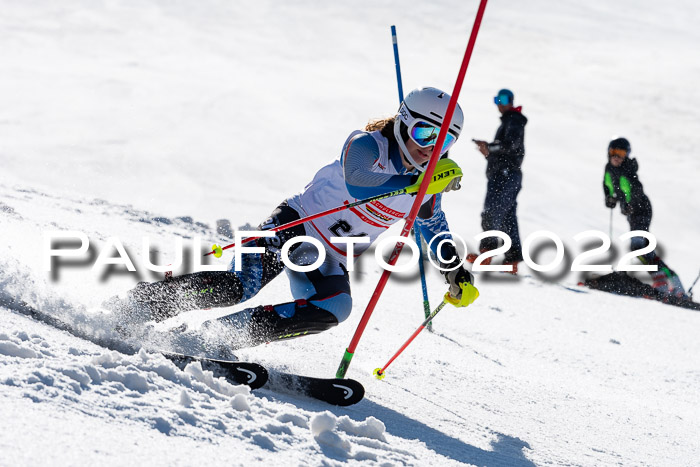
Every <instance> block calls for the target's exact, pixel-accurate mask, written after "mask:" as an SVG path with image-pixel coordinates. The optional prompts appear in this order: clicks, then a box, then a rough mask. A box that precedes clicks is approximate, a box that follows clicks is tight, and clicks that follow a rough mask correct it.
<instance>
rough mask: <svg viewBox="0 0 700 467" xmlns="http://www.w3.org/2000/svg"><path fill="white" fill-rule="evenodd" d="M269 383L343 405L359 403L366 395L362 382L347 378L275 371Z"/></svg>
mask: <svg viewBox="0 0 700 467" xmlns="http://www.w3.org/2000/svg"><path fill="white" fill-rule="evenodd" d="M268 384H269V385H270V386H271V387H272V388H281V389H282V390H288V391H289V392H293V393H296V394H302V395H304V396H307V397H311V398H313V399H317V400H320V401H323V402H326V403H328V404H331V405H339V406H343V407H345V406H348V405H353V404H357V403H358V402H360V401H361V400H362V398H363V397H364V396H365V388H364V387H363V386H362V384H360V382H359V381H355V380H354V379H347V378H342V379H341V378H314V377H312V376H302V375H297V374H292V373H285V372H273V373H271V375H270V382H269V383H268Z"/></svg>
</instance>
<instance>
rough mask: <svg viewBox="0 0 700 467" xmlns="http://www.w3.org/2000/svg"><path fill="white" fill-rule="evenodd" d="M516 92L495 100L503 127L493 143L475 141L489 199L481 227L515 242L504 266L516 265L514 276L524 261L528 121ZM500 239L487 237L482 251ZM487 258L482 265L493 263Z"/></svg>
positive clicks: (470, 258)
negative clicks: (520, 213)
mask: <svg viewBox="0 0 700 467" xmlns="http://www.w3.org/2000/svg"><path fill="white" fill-rule="evenodd" d="M513 101H514V96H513V92H512V91H510V90H508V89H501V90H500V91H498V94H497V95H496V97H494V103H495V104H496V105H497V106H498V111H499V112H501V126H500V127H498V130H496V137H495V138H494V140H493V142H492V143H488V142H486V141H481V140H473V141H474V143H475V144H476V146H477V148H478V149H479V151H480V152H481V153H482V154H483V155H484V157H485V158H486V178H487V179H488V183H487V187H486V200H485V201H484V210H483V212H482V213H481V227H482V228H483V229H484V231H487V230H500V231H501V232H504V233H505V234H506V235H508V236H509V237H510V239H511V241H512V245H511V247H510V250H508V252H506V255H505V259H504V261H503V264H507V265H512V266H513V271H512V273H513V274H516V273H517V272H518V263H519V262H520V261H522V259H523V254H522V246H521V244H520V232H519V230H518V217H517V214H516V208H517V205H518V203H517V197H518V193H520V188H521V187H522V180H523V173H522V171H521V169H520V166H521V165H522V163H523V158H524V157H525V125H526V124H527V118H526V117H525V116H524V115H523V114H522V107H520V106H519V107H515V106H514V105H513ZM498 242H499V239H498V238H496V237H487V238H485V239H483V240H482V241H481V244H480V245H479V250H480V251H481V253H484V252H486V251H489V250H493V249H496V248H497V247H498ZM476 257H477V255H476V254H469V255H467V261H469V262H472V263H473V262H474V260H476ZM490 262H491V258H486V259H485V260H484V261H483V262H482V264H490Z"/></svg>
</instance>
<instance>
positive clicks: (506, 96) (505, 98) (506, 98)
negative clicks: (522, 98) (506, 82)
mask: <svg viewBox="0 0 700 467" xmlns="http://www.w3.org/2000/svg"><path fill="white" fill-rule="evenodd" d="M513 99H514V96H513V91H511V90H510V89H501V90H500V91H498V94H496V97H494V98H493V103H494V104H496V105H498V104H500V105H508V104H512V103H513Z"/></svg>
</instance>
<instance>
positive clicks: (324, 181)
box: [112, 87, 478, 349]
mask: <svg viewBox="0 0 700 467" xmlns="http://www.w3.org/2000/svg"><path fill="white" fill-rule="evenodd" d="M449 101H450V95H449V94H447V93H445V92H443V91H441V90H439V89H436V88H431V87H426V88H422V89H416V90H413V91H412V92H411V93H409V94H408V95H407V96H406V98H405V99H404V100H403V102H402V103H401V105H400V107H399V111H398V114H397V115H395V116H393V117H391V118H386V119H383V120H376V121H372V122H370V123H369V124H368V125H367V126H366V128H365V130H364V131H354V132H352V133H351V134H350V135H349V137H348V138H347V140H346V141H345V143H344V145H343V148H342V151H341V154H340V156H339V157H338V158H336V159H335V160H334V161H332V162H331V163H329V164H328V165H326V166H324V167H322V168H321V169H320V170H319V171H318V172H317V173H316V175H315V176H314V178H313V179H312V181H311V182H310V183H309V184H308V185H307V186H306V188H305V189H304V191H303V192H302V193H300V194H297V195H294V196H291V197H290V198H288V199H286V200H285V201H283V202H282V203H281V204H280V205H279V206H277V208H275V210H274V211H273V212H272V214H271V216H270V217H269V218H268V219H266V220H265V221H264V222H262V223H261V224H260V226H259V228H258V230H259V231H269V232H267V233H269V234H270V236H261V237H259V238H256V239H255V241H254V242H250V243H251V244H252V243H254V246H256V247H258V251H256V252H251V253H244V254H241V255H240V258H241V264H239V265H237V264H236V261H235V257H234V260H233V261H232V262H231V264H230V266H229V269H228V271H206V272H197V273H193V274H186V275H183V276H179V277H175V278H172V279H170V280H166V281H161V282H154V283H139V284H138V285H137V286H136V287H135V288H134V289H133V290H131V291H129V292H128V294H127V299H126V300H122V301H119V302H118V303H116V304H115V305H114V306H113V307H112V308H114V309H115V311H116V312H117V313H118V314H119V321H120V322H121V324H122V325H125V324H128V323H133V325H139V324H142V323H144V322H146V321H148V320H156V321H162V320H165V319H167V318H170V317H172V316H175V315H177V314H179V313H180V312H183V311H187V310H194V309H203V308H211V307H230V306H233V305H236V304H239V303H242V302H245V301H247V300H249V299H251V298H253V297H254V296H255V295H256V294H257V293H258V292H259V291H260V290H261V289H262V288H263V287H264V286H265V285H267V284H268V283H269V282H270V281H271V280H272V279H274V278H275V277H277V276H278V275H279V274H280V273H281V272H282V271H283V270H284V271H285V272H286V274H287V276H288V278H289V281H290V288H291V292H292V295H293V297H294V298H295V300H294V301H291V302H288V303H279V304H273V305H263V306H255V307H250V308H246V309H244V310H241V311H238V312H236V313H233V314H231V315H228V316H225V317H222V318H219V319H216V320H211V321H208V322H206V323H204V327H205V328H208V329H218V330H220V331H221V330H223V331H224V335H226V336H228V337H229V339H227V342H226V343H225V345H226V346H228V347H229V348H231V349H235V348H239V347H248V346H254V345H258V344H261V343H264V342H270V341H276V340H282V339H287V338H292V337H299V336H303V335H308V334H314V333H318V332H322V331H324V330H326V329H329V328H331V327H333V326H336V325H338V323H340V322H342V321H344V320H345V319H346V318H347V317H348V316H349V314H350V312H351V309H352V297H351V292H350V278H349V274H348V270H352V260H353V259H354V258H355V257H357V256H359V255H360V254H362V252H364V251H366V250H367V248H369V246H370V244H371V243H372V242H373V241H374V240H375V239H376V238H377V237H378V236H379V235H380V234H381V233H383V232H384V231H385V230H386V229H388V228H389V227H390V226H391V225H392V224H394V223H396V222H398V221H400V220H402V219H404V218H405V217H406V216H407V215H408V213H409V211H410V209H411V207H412V204H413V201H414V199H415V198H414V197H413V196H412V194H415V193H417V192H419V189H420V187H421V183H423V177H422V176H421V175H422V172H423V171H424V170H425V167H426V165H427V164H428V162H429V160H430V157H431V155H432V153H433V150H434V149H435V144H436V140H438V133H439V132H440V129H441V127H442V126H443V125H448V129H447V136H446V137H445V138H444V143H443V144H442V147H441V148H440V151H439V154H440V157H441V159H440V160H439V161H438V162H437V166H436V169H435V171H434V174H433V176H432V178H431V179H430V180H426V181H425V183H426V184H427V186H428V188H427V193H428V196H426V197H425V198H424V199H423V203H422V204H421V207H420V210H419V212H418V219H417V221H416V222H417V227H418V228H420V230H421V233H422V234H423V236H424V237H425V239H426V241H427V242H428V243H431V242H430V241H431V240H432V239H433V238H436V237H437V236H438V235H439V239H437V241H435V242H432V244H431V247H432V249H433V253H434V254H435V255H436V257H437V258H438V259H439V261H440V266H441V270H442V272H443V274H444V276H445V279H446V282H447V283H448V284H449V291H448V293H449V297H450V299H451V300H450V303H452V304H453V305H455V306H467V305H469V304H471V303H472V302H473V301H474V300H475V299H476V298H477V297H478V291H477V289H476V288H475V287H474V285H473V276H472V275H471V273H470V272H469V271H468V270H467V269H466V268H465V267H464V266H463V265H462V263H463V261H462V260H461V259H460V257H459V254H458V253H457V251H456V249H455V247H454V243H451V242H445V241H440V240H442V239H444V238H448V239H450V238H451V237H450V235H449V227H448V224H447V219H446V217H445V214H444V212H443V211H442V209H441V203H440V199H441V198H440V196H439V195H440V194H441V193H444V192H449V191H451V190H457V189H459V188H460V185H459V182H460V179H461V175H462V172H461V169H460V168H459V166H458V165H457V164H456V163H455V162H454V161H452V160H451V159H449V158H447V155H448V151H449V149H450V148H451V147H452V145H453V144H454V143H455V142H456V141H457V139H458V137H459V135H460V133H461V132H462V125H463V121H464V117H463V113H462V110H461V108H460V107H459V105H457V106H456V110H455V111H454V115H453V118H452V119H451V122H449V123H445V122H444V121H443V116H444V115H445V114H446V110H447V108H448V103H449ZM386 193H391V196H388V197H383V198H382V196H383V195H384V194H386ZM396 193H398V194H396ZM364 198H369V199H372V200H373V201H370V202H367V203H363V204H357V203H358V201H357V200H362V199H364ZM377 198H381V199H377ZM343 205H348V206H351V205H352V206H353V207H351V208H349V209H344V210H339V209H330V210H329V209H328V208H329V207H333V206H343ZM325 211H328V214H325V215H323V216H321V217H315V216H314V215H315V214H318V213H322V212H325ZM307 217H308V218H310V219H312V220H308V221H304V222H298V223H297V222H296V221H301V220H303V219H304V218H307ZM286 224H290V225H293V227H291V228H286V227H285V225H286ZM282 227H284V228H283V229H282ZM302 236H304V239H303V241H299V240H301V239H299V238H297V237H302ZM288 242H289V243H288ZM236 248H239V247H238V246H237V247H236ZM282 255H287V256H288V258H289V259H290V261H291V262H292V263H293V264H294V265H296V266H297V267H295V268H291V267H287V266H286V265H285V264H284V262H283V261H282V259H281V258H282ZM299 266H302V267H304V266H308V268H307V269H308V270H303V271H302V270H297V269H298V267H299ZM219 335H220V334H219Z"/></svg>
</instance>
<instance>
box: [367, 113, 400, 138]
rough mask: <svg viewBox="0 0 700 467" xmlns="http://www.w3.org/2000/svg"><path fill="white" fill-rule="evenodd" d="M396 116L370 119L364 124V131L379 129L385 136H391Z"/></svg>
mask: <svg viewBox="0 0 700 467" xmlns="http://www.w3.org/2000/svg"><path fill="white" fill-rule="evenodd" d="M395 122H396V116H393V117H388V118H379V119H374V120H370V121H369V122H368V123H367V125H366V126H365V131H379V132H380V133H381V134H382V136H384V137H385V138H393V136H394V123H395Z"/></svg>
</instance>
